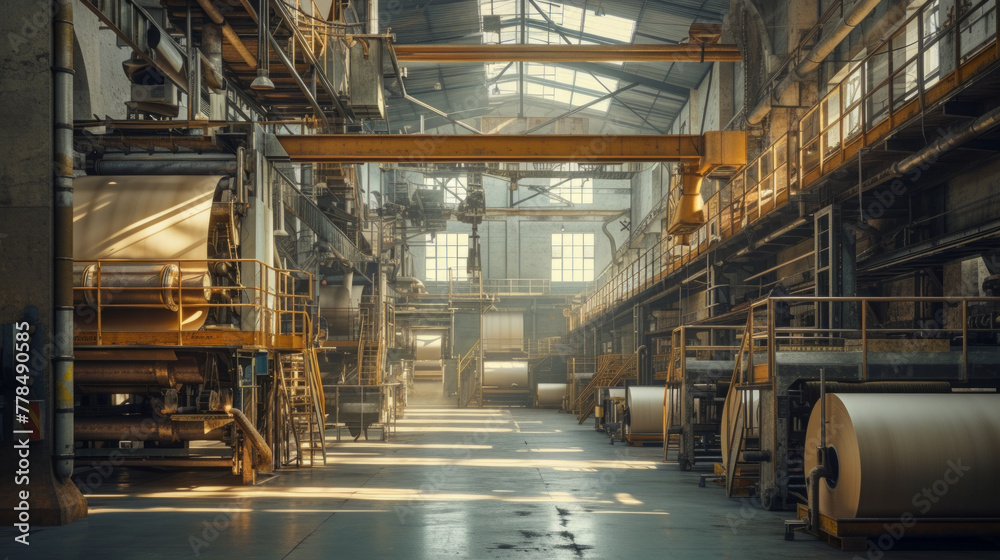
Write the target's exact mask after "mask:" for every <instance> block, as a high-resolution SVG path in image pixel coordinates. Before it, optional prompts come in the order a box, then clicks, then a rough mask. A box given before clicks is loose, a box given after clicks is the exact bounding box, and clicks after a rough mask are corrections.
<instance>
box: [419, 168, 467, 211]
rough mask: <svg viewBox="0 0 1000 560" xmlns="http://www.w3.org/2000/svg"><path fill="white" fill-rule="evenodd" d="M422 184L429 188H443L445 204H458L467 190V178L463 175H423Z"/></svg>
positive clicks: (463, 198)
mask: <svg viewBox="0 0 1000 560" xmlns="http://www.w3.org/2000/svg"><path fill="white" fill-rule="evenodd" d="M424 186H425V187H427V188H429V189H435V190H437V189H442V190H444V203H445V204H458V203H459V202H462V201H463V200H465V195H466V193H467V192H468V178H467V177H466V176H465V175H460V176H458V177H430V176H426V175H425V176H424Z"/></svg>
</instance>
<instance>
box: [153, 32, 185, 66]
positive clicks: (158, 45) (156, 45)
mask: <svg viewBox="0 0 1000 560" xmlns="http://www.w3.org/2000/svg"><path fill="white" fill-rule="evenodd" d="M146 41H147V42H148V43H149V48H151V49H153V51H154V52H156V58H157V60H162V61H163V63H164V64H166V65H167V66H169V67H170V68H171V69H172V70H173V71H174V72H181V71H182V70H183V69H184V55H182V54H181V53H180V52H178V51H177V49H175V48H174V46H173V45H171V44H170V41H166V40H164V36H163V35H162V32H161V31H160V29H159V28H158V27H150V28H149V30H148V31H146Z"/></svg>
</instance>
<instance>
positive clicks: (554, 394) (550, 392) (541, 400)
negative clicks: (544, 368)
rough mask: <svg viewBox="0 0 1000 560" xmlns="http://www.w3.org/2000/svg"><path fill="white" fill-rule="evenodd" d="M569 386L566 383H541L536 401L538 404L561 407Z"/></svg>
mask: <svg viewBox="0 0 1000 560" xmlns="http://www.w3.org/2000/svg"><path fill="white" fill-rule="evenodd" d="M568 387H569V386H568V385H567V384H565V383H539V384H538V390H537V396H536V398H535V402H536V403H537V404H538V406H551V407H556V408H558V407H561V406H562V403H563V399H564V398H565V397H566V391H567V390H568Z"/></svg>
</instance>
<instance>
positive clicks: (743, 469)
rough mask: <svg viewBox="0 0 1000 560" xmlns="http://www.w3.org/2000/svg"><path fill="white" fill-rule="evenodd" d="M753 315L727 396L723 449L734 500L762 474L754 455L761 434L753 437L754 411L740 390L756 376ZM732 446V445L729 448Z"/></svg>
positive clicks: (729, 490)
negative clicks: (749, 377) (752, 352)
mask: <svg viewBox="0 0 1000 560" xmlns="http://www.w3.org/2000/svg"><path fill="white" fill-rule="evenodd" d="M753 340H754V332H753V313H750V314H749V316H748V317H747V327H746V329H744V331H743V341H742V342H741V344H740V351H739V353H737V355H736V366H735V367H734V368H733V378H732V380H731V382H730V384H729V392H728V393H727V394H726V404H725V411H726V413H725V414H724V419H727V420H728V425H727V423H726V422H723V425H722V430H723V431H724V432H725V434H726V435H727V436H728V437H725V438H723V446H726V447H727V449H726V452H727V453H726V455H725V456H724V457H725V458H724V461H725V463H724V465H723V468H724V469H725V475H726V494H727V495H729V496H734V495H735V494H734V492H738V491H739V488H745V487H746V486H747V484H746V483H738V482H737V481H746V480H757V479H758V477H759V471H760V462H759V461H751V460H748V459H749V458H752V457H753V452H755V451H760V437H759V434H755V433H752V431H751V430H750V429H749V427H748V424H752V422H747V420H748V415H749V414H750V412H751V411H750V410H748V407H747V403H746V399H745V398H744V396H745V395H744V394H743V393H744V392H743V391H741V390H740V389H739V387H740V385H741V384H742V383H743V380H744V379H745V378H746V374H747V373H749V372H752V370H753V367H754V365H753V364H751V363H750V362H749V356H750V345H751V344H753ZM727 442H728V444H727Z"/></svg>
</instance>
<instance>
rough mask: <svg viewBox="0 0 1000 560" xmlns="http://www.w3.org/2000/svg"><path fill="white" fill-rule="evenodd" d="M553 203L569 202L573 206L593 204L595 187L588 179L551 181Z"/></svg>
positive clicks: (550, 198)
mask: <svg viewBox="0 0 1000 560" xmlns="http://www.w3.org/2000/svg"><path fill="white" fill-rule="evenodd" d="M550 181H551V182H550V183H549V185H550V186H552V190H550V191H549V193H550V194H552V196H551V197H549V200H551V201H553V202H565V201H569V202H571V203H573V204H593V203H594V185H593V183H591V182H590V181H589V180H588V179H550Z"/></svg>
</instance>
